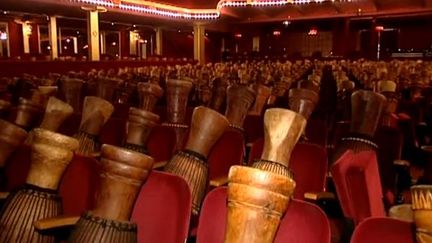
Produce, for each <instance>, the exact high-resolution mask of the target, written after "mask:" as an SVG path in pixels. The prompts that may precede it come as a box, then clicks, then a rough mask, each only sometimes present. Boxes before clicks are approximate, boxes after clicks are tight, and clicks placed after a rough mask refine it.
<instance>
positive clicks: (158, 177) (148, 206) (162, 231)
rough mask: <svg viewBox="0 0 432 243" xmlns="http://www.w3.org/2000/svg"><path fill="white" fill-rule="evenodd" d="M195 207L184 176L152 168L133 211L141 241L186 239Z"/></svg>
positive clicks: (179, 242) (173, 242)
mask: <svg viewBox="0 0 432 243" xmlns="http://www.w3.org/2000/svg"><path fill="white" fill-rule="evenodd" d="M191 208H192V196H191V192H190V189H189V186H188V184H187V183H186V181H185V180H184V179H182V178H181V177H179V176H175V175H172V174H168V173H164V172H160V171H152V172H151V174H150V176H149V178H148V179H147V181H146V182H145V184H144V185H143V187H142V188H141V191H140V193H139V195H138V198H137V201H136V203H135V207H134V210H133V212H132V219H131V221H132V222H135V223H136V224H137V225H138V242H141V243H147V242H158V243H183V242H185V240H186V238H187V235H188V230H189V220H190V215H191Z"/></svg>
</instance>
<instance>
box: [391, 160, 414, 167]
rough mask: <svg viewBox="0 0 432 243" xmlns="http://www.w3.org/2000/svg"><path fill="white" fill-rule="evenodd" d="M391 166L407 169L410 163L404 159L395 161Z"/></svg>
mask: <svg viewBox="0 0 432 243" xmlns="http://www.w3.org/2000/svg"><path fill="white" fill-rule="evenodd" d="M393 165H399V166H407V167H409V166H410V165H411V163H410V162H409V161H408V160H404V159H396V160H394V161H393Z"/></svg>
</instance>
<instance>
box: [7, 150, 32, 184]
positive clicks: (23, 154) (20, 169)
mask: <svg viewBox="0 0 432 243" xmlns="http://www.w3.org/2000/svg"><path fill="white" fill-rule="evenodd" d="M30 164H31V147H30V146H29V145H25V144H22V145H20V146H18V147H17V149H16V150H15V152H13V153H12V155H11V156H10V157H9V159H8V161H6V165H5V177H6V188H3V190H4V189H6V191H14V190H16V189H18V188H20V187H21V186H23V185H24V184H25V182H26V179H27V175H28V172H29V170H30Z"/></svg>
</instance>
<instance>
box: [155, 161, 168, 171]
mask: <svg viewBox="0 0 432 243" xmlns="http://www.w3.org/2000/svg"><path fill="white" fill-rule="evenodd" d="M167 164H168V161H159V162H156V163H154V164H153V169H154V170H156V169H163V167H165V165H167Z"/></svg>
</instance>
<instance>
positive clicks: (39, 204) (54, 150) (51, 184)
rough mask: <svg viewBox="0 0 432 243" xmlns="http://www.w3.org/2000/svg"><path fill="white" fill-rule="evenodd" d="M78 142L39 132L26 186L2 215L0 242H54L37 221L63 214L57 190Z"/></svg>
mask: <svg viewBox="0 0 432 243" xmlns="http://www.w3.org/2000/svg"><path fill="white" fill-rule="evenodd" d="M77 148H78V141H77V140H76V139H73V138H71V137H67V136H64V135H61V134H58V133H54V132H51V131H48V130H45V129H39V128H37V129H35V130H34V138H33V144H32V152H31V166H30V171H29V173H28V175H27V179H26V184H25V185H24V187H23V188H22V189H20V190H18V191H17V192H15V193H12V194H11V195H10V196H9V197H8V199H7V201H6V204H5V205H4V208H3V211H2V214H1V216H0V227H1V230H0V242H14V243H18V242H23V243H27V242H54V237H53V236H49V235H44V234H42V233H39V232H37V231H36V230H35V229H34V227H33V225H32V224H33V222H34V221H36V220H39V219H44V218H51V217H55V216H59V215H61V214H62V203H61V198H60V196H59V195H58V192H57V189H58V186H59V182H60V179H61V177H62V175H63V172H64V171H65V169H66V167H67V165H68V164H69V162H70V161H71V160H72V157H73V151H74V150H76V149H77Z"/></svg>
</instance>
